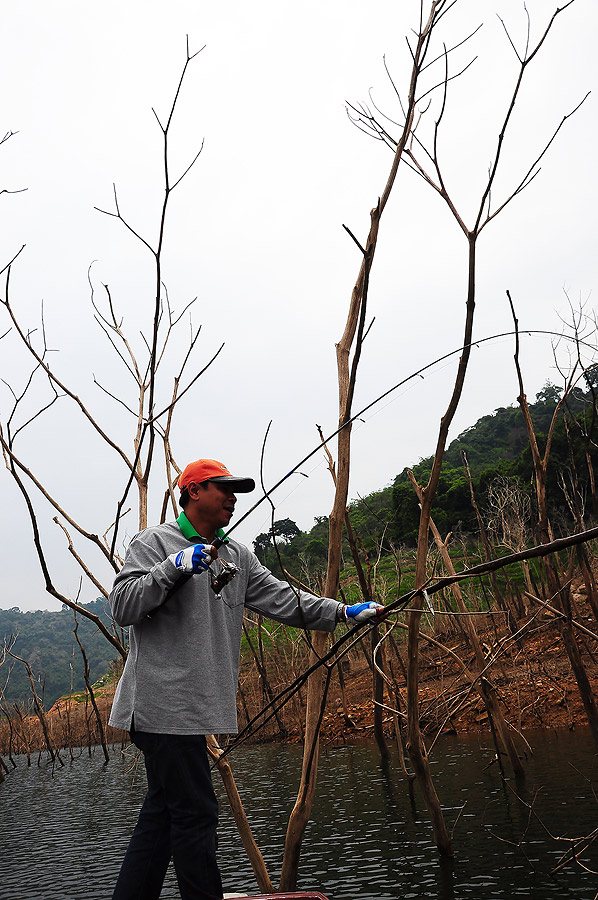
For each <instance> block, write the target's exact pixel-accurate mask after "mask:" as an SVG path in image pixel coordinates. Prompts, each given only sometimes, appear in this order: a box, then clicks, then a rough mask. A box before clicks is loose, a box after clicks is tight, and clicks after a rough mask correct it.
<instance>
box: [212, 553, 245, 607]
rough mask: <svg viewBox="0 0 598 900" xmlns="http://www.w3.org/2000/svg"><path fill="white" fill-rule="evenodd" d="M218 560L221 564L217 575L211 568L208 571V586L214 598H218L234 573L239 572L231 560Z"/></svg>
mask: <svg viewBox="0 0 598 900" xmlns="http://www.w3.org/2000/svg"><path fill="white" fill-rule="evenodd" d="M218 562H219V563H220V565H221V566H222V568H221V569H220V571H219V572H218V574H217V575H214V573H213V572H212V570H211V569H209V570H208V571H209V573H210V586H211V588H212V590H213V591H214V593H215V594H216V599H217V600H220V599H221V597H220V595H221V593H222V591H223V590H224V588H225V587H226V585H227V584H229V582H231V581H232V580H233V578H234V577H235V575H236V574H237V573H238V572H240V571H241V570H240V568H239V567H238V566H236V565H235V564H234V563H232V562H228V560H226V559H219V560H218Z"/></svg>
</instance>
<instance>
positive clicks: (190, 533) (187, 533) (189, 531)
mask: <svg viewBox="0 0 598 900" xmlns="http://www.w3.org/2000/svg"><path fill="white" fill-rule="evenodd" d="M176 521H177V525H178V526H179V528H180V529H181V532H182V534H183V537H184V538H187V540H188V541H192V540H194V539H195V538H199V539H200V541H201V542H202V544H205V543H206V539H205V538H204V537H203V536H202V535H201V534H199V533H198V532H197V531H196V530H195V528H194V527H193V525H192V524H191V522H190V521H189V519H188V518H187V516H186V515H185V512H184V510H183V512H182V513H181V514H180V516H179V517H178V519H177V520H176ZM215 537H217V538H220V540H221V541H225V542H228V538H227V537H225V534H224V531H223V530H222V528H217V529H216V534H215Z"/></svg>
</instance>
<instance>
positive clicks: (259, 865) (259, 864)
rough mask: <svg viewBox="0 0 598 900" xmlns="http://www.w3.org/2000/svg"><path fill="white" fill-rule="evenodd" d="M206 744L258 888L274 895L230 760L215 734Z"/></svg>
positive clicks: (208, 736)
mask: <svg viewBox="0 0 598 900" xmlns="http://www.w3.org/2000/svg"><path fill="white" fill-rule="evenodd" d="M206 742H207V745H208V752H209V754H210V756H211V757H212V759H213V760H214V762H215V763H216V767H217V769H218V771H219V772H220V776H221V778H222V782H223V784H224V787H225V790H226V796H227V797H228V802H229V803H230V808H231V810H232V813H233V816H234V819H235V824H236V826H237V830H238V832H239V835H240V837H241V842H242V844H243V847H244V848H245V852H246V853H247V856H248V858H249V862H250V863H251V868H252V869H253V874H254V875H255V880H256V881H257V885H258V888H259V889H260V892H261V893H263V894H273V893H274V886H273V885H272V882H271V881H270V876H269V875H268V871H267V869H266V864H265V862H264V858H263V856H262V854H261V853H260V850H259V847H258V845H257V844H256V842H255V839H254V837H253V834H252V832H251V826H250V825H249V821H248V819H247V815H246V813H245V810H244V809H243V804H242V802H241V798H240V796H239V791H238V790H237V785H236V784H235V779H234V776H233V772H232V769H231V767H230V764H229V762H228V759H227V758H224V759H221V756H222V753H223V751H222V749H221V748H220V747H219V745H218V741H217V740H216V738H215V737H214V735H213V734H208V735H207V736H206Z"/></svg>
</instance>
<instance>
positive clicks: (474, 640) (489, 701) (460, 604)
mask: <svg viewBox="0 0 598 900" xmlns="http://www.w3.org/2000/svg"><path fill="white" fill-rule="evenodd" d="M409 475H410V478H411V483H412V485H413V487H414V490H415V491H416V493H417V495H418V497H419V496H420V494H421V487H420V486H419V485H418V483H417V481H416V480H415V478H414V476H413V473H412V472H410V473H409ZM430 531H431V532H432V536H433V538H434V541H435V542H436V546H437V547H438V550H439V551H440V555H441V556H442V561H443V562H444V565H445V567H446V570H447V572H448V574H449V575H455V574H456V572H455V567H454V565H453V561H452V559H451V557H450V554H449V552H448V550H447V548H446V545H445V543H444V541H443V540H442V538H441V536H440V532H439V531H438V529H437V528H436V525H435V523H434V520H433V519H432V518H430ZM451 589H452V591H453V596H454V598H455V603H456V604H457V608H458V610H459V612H460V613H461V614H462V624H463V627H464V629H465V633H466V635H467V640H468V641H469V644H470V646H471V648H472V650H473V652H474V654H475V661H476V669H477V671H478V672H479V673H482V672H484V671H485V669H486V668H487V666H486V659H485V657H484V651H483V650H482V645H481V643H480V638H479V635H478V633H477V630H476V627H475V625H474V623H473V621H472V618H471V616H469V615H468V610H467V607H466V605H465V603H464V601H463V595H462V594H461V588H460V587H459V585H458V583H455V584H453V585H452V586H451ZM476 687H477V690H478V692H479V694H480V697H481V698H482V700H483V702H484V705H485V707H486V709H487V711H488V716H489V718H490V722H491V723H494V726H495V727H496V730H497V732H498V735H499V737H500V740H501V741H502V744H503V747H504V748H505V750H506V752H507V755H508V757H509V760H510V762H511V767H512V769H513V772H514V773H515V774H516V775H523V774H525V770H524V768H523V766H522V764H521V759H520V758H519V754H518V753H517V749H516V747H515V744H514V743H513V739H512V737H511V733H510V731H509V726H508V725H507V723H506V722H505V719H504V716H503V714H502V710H501V708H500V704H499V700H498V697H497V696H496V690H495V688H494V685H493V684H492V683H491V681H490V680H489V678H488V677H487V676H486V675H484V676H483V677H481V678H479V679H478V680H477V681H476ZM493 736H494V732H493ZM497 753H498V754H500V748H498V747H497Z"/></svg>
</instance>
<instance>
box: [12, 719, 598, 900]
mask: <svg viewBox="0 0 598 900" xmlns="http://www.w3.org/2000/svg"><path fill="white" fill-rule="evenodd" d="M528 739H529V740H530V743H531V744H532V746H533V747H534V751H535V752H534V756H533V757H532V758H530V759H529V760H528V762H527V765H526V768H527V777H526V779H525V780H524V781H521V780H519V781H516V780H515V779H510V780H508V781H507V782H506V783H503V781H502V779H501V778H500V774H499V771H498V768H497V766H496V765H489V764H491V762H492V759H493V755H494V750H493V748H492V747H491V746H490V744H489V743H487V742H485V741H482V740H480V739H478V738H469V739H462V738H458V739H457V738H448V737H447V738H444V739H443V740H442V741H441V742H439V743H438V744H437V745H436V747H435V750H434V755H433V757H432V759H431V765H432V770H433V774H434V779H435V784H436V787H437V791H438V794H439V796H440V798H441V802H442V804H443V808H444V811H445V816H446V820H447V824H448V827H449V829H454V835H453V840H454V847H455V858H454V860H441V859H440V858H439V856H438V853H437V851H436V848H435V847H434V845H433V842H432V837H431V831H430V826H429V823H428V817H427V813H426V810H425V806H424V803H423V800H422V797H421V794H420V793H419V790H418V788H417V786H415V788H414V789H413V791H411V792H410V791H409V789H408V787H407V784H406V782H405V780H404V778H403V776H402V774H401V772H400V769H399V767H398V762H397V759H396V758H392V759H391V761H390V764H388V763H381V762H380V760H379V758H378V755H377V752H376V749H375V748H374V747H371V746H361V747H339V748H334V749H332V748H331V749H324V750H323V751H322V753H321V763H320V778H319V791H318V796H317V798H316V802H315V804H314V809H313V815H312V818H313V821H312V822H311V824H310V825H309V827H308V831H307V835H306V840H305V845H304V852H303V856H302V865H301V887H302V888H303V889H309V888H315V887H319V888H320V889H321V890H322V891H323V892H324V893H326V894H327V895H328V896H329V897H330V898H331V900H396V898H401V900H403V898H418V900H420V898H435V900H461V898H473V900H486V898H488V900H500V898H509V900H510V898H513V897H529V898H537V900H549V898H555V900H556V898H559V900H560V898H575V900H594V898H595V896H596V892H597V891H598V876H596V875H594V874H592V873H590V872H587V871H584V870H583V869H582V868H581V867H580V866H572V865H569V866H568V867H566V868H565V869H564V870H563V871H562V872H561V873H559V874H558V875H557V876H551V875H550V872H551V870H552V869H554V868H555V866H556V865H557V864H558V862H559V859H561V857H562V856H563V854H564V853H565V851H566V850H567V844H566V843H564V842H559V841H557V840H555V838H557V837H561V836H569V837H571V836H581V835H584V834H588V833H589V832H590V831H591V830H592V829H594V828H595V827H596V826H597V825H598V803H597V800H596V797H595V795H594V791H593V775H594V770H595V765H596V758H595V754H594V750H593V744H592V741H591V738H590V735H589V733H587V732H585V731H579V732H576V733H574V734H569V733H565V734H555V733H549V734H546V733H538V734H534V735H528ZM131 760H132V756H131V755H129V756H128V758H123V757H120V756H119V755H118V753H116V754H115V756H114V757H113V759H112V760H111V762H110V763H109V764H108V765H107V766H105V765H104V764H103V758H102V757H101V755H100V754H99V753H97V754H95V755H94V756H93V757H92V758H91V759H88V758H85V757H81V758H80V759H78V760H76V761H75V762H74V763H72V764H70V765H68V764H67V765H66V766H65V767H64V768H62V769H56V770H55V771H54V772H52V769H51V768H50V767H48V766H46V765H44V766H42V767H41V768H37V767H35V766H34V767H32V768H31V769H29V770H28V769H27V768H26V765H25V762H26V761H25V760H24V759H22V760H19V767H18V768H17V769H16V770H15V771H14V772H11V774H10V775H9V777H8V778H7V779H6V781H5V783H4V784H3V785H2V786H1V787H0V802H1V803H2V838H1V843H0V847H1V849H0V900H54V898H56V900H57V898H60V900H63V898H65V897H72V898H81V900H100V898H106V897H109V896H110V893H111V887H112V885H113V883H114V880H115V878H116V874H117V870H118V867H119V865H120V860H121V858H122V855H123V853H124V850H125V847H126V843H127V841H128V837H129V834H130V832H131V830H132V828H133V825H134V822H135V819H136V816H137V812H138V809H139V806H140V804H141V801H142V798H143V794H144V790H145V785H144V778H143V774H142V772H138V774H137V776H136V777H134V773H133V771H132V769H131ZM232 762H233V766H234V770H235V774H236V777H237V782H238V784H239V787H240V790H241V794H242V797H243V800H244V803H245V804H246V808H247V812H248V814H249V816H250V820H251V823H252V827H253V829H254V834H255V837H256V840H257V842H258V844H259V846H260V848H261V850H262V853H263V854H264V858H265V860H266V864H267V866H268V869H269V871H270V874H271V877H272V879H273V880H274V881H276V879H277V877H278V874H279V870H280V862H281V848H282V845H283V839H284V830H285V825H286V821H287V818H288V814H289V811H290V809H291V807H292V804H293V802H294V798H295V795H296V790H297V784H298V779H299V773H300V768H301V751H300V748H298V747H281V746H276V745H271V746H257V747H246V748H243V749H242V750H240V751H237V752H236V753H235V755H234V757H233V760H232ZM215 783H216V787H217V790H218V791H219V793H220V794H223V792H222V791H221V789H220V785H219V782H218V777H217V776H216V778H215ZM219 856H220V863H221V868H222V873H223V880H224V883H225V889H226V890H227V891H241V890H245V889H249V890H256V888H255V882H254V881H253V877H252V874H251V869H250V866H249V863H248V862H247V861H246V860H245V857H244V854H243V853H242V851H241V849H240V842H239V840H238V838H237V836H236V832H235V828H234V823H233V822H232V817H231V815H230V813H229V812H228V808H227V805H226V800H224V802H222V804H221V826H220V832H219ZM583 862H584V864H585V865H586V866H588V867H589V868H591V869H594V870H598V849H597V848H595V847H594V845H591V846H590V847H589V849H588V851H587V852H586V853H585V854H584V856H583ZM163 897H165V898H176V897H178V890H177V887H176V882H175V879H174V877H173V874H172V872H169V875H168V877H167V883H166V886H165V889H164V892H163Z"/></svg>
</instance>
